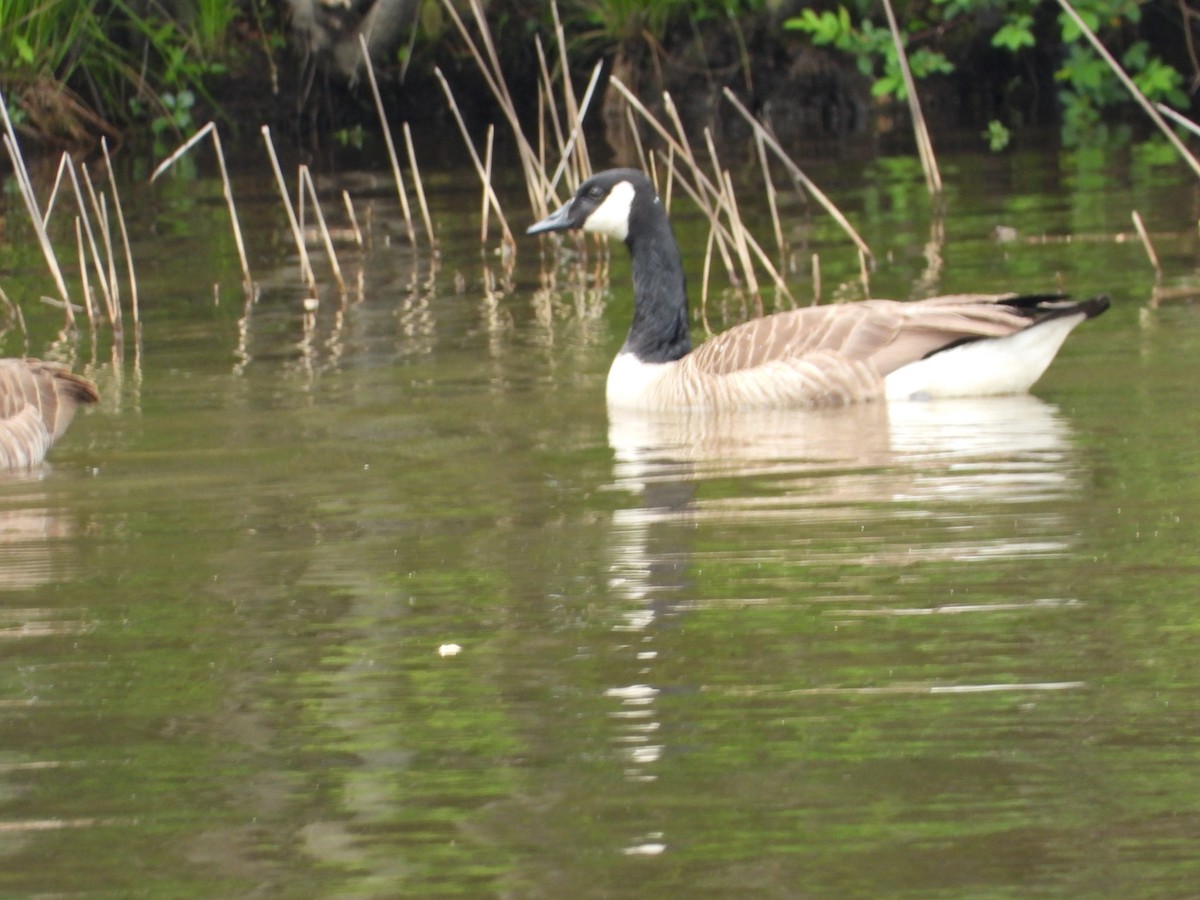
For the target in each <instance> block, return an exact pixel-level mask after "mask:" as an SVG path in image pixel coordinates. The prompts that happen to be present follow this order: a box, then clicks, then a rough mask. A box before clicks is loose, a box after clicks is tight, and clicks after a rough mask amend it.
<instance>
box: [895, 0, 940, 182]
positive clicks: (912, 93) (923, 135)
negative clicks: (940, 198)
mask: <svg viewBox="0 0 1200 900" xmlns="http://www.w3.org/2000/svg"><path fill="white" fill-rule="evenodd" d="M883 11H884V13H885V14H886V15H887V20H888V28H890V29H891V31H892V43H893V44H895V46H896V59H897V61H898V62H899V63H900V75H901V77H903V79H904V90H905V91H906V92H907V93H908V108H909V110H910V112H911V113H912V120H913V134H914V136H915V137H916V139H917V153H918V154H919V155H920V157H921V168H922V169H924V170H925V185H926V186H927V187H928V188H929V193H931V194H940V193H941V192H942V176H941V173H940V172H938V165H937V160H936V159H935V158H934V155H933V141H932V140H930V137H929V127H928V126H927V125H926V124H925V114H924V113H923V112H921V101H920V100H919V99H918V98H917V82H916V80H915V79H914V78H913V75H912V69H911V68H909V65H908V53H907V52H906V51H905V49H904V41H903V40H901V38H900V26H899V25H897V24H896V13H895V12H894V11H893V10H892V0H883Z"/></svg>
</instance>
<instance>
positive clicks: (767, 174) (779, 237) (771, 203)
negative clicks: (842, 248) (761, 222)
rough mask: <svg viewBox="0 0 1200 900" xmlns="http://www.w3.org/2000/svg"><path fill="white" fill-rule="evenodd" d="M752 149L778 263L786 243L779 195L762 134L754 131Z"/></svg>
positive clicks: (785, 249)
mask: <svg viewBox="0 0 1200 900" xmlns="http://www.w3.org/2000/svg"><path fill="white" fill-rule="evenodd" d="M754 149H755V150H756V151H758V164H759V167H760V168H761V169H762V176H763V184H764V185H765V186H766V189H767V207H768V208H769V209H770V210H771V227H772V228H773V229H774V231H775V245H776V246H777V247H778V248H779V259H780V265H782V264H783V259H784V257H786V256H787V243H786V242H785V241H784V239H783V224H782V223H781V222H780V220H779V202H778V201H779V197H778V192H777V191H776V190H775V182H774V181H772V180H771V163H770V161H769V160H768V159H767V148H766V145H765V144H764V143H763V139H762V135H761V134H759V133H758V132H757V131H756V132H754Z"/></svg>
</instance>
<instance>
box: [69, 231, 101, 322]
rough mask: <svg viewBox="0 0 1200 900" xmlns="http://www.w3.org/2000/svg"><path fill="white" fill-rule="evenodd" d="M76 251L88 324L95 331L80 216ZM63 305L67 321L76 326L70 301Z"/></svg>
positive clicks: (76, 235) (90, 284) (76, 233)
mask: <svg viewBox="0 0 1200 900" xmlns="http://www.w3.org/2000/svg"><path fill="white" fill-rule="evenodd" d="M75 251H76V255H77V256H78V257H79V283H80V285H82V287H83V308H84V309H85V310H86V311H87V317H88V324H89V325H91V327H92V331H95V330H96V319H95V314H94V313H93V312H92V283H91V281H90V280H89V279H88V273H87V252H86V251H85V250H84V249H83V226H82V225H81V224H80V222H79V216H76V217H75ZM63 306H65V307H66V310H67V323H68V324H69V325H71V326H72V327H74V325H75V311H74V310H73V309H71V303H70V301H68V302H67V303H64V304H63Z"/></svg>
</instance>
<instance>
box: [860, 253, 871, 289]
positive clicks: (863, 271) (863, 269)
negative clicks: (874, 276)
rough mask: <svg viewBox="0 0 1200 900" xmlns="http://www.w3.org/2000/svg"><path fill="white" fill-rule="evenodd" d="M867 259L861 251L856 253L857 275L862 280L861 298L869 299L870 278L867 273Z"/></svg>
mask: <svg viewBox="0 0 1200 900" xmlns="http://www.w3.org/2000/svg"><path fill="white" fill-rule="evenodd" d="M867 260H868V257H867V254H865V253H863V252H862V250H859V251H858V274H859V278H861V279H862V286H863V296H864V297H865V298H867V299H870V297H871V276H870V273H869V271H868V262H867Z"/></svg>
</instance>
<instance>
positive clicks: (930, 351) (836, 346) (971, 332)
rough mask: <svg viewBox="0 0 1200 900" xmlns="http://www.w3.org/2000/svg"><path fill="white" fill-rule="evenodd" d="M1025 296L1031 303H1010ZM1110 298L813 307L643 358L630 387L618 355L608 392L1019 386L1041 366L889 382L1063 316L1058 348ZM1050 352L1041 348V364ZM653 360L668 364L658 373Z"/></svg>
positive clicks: (734, 404) (829, 393)
mask: <svg viewBox="0 0 1200 900" xmlns="http://www.w3.org/2000/svg"><path fill="white" fill-rule="evenodd" d="M1035 300H1036V301H1037V302H1036V305H1035V303H1034V301H1035ZM1022 303H1024V304H1028V305H1030V306H1032V307H1033V308H1032V309H1027V308H1022V306H1020V305H1010V304H1022ZM1107 305H1108V302H1107V300H1106V299H1103V298H1098V299H1096V300H1093V301H1087V302H1085V303H1074V302H1071V301H1066V300H1063V299H1062V298H1059V297H1052V298H1028V297H1019V296H1017V295H1015V294H999V295H961V296H946V297H935V298H931V299H928V300H918V301H908V302H898V301H894V300H867V301H864V302H861V303H847V304H838V305H832V306H811V307H806V308H804V309H798V310H792V311H788V312H782V313H776V314H774V315H769V316H764V317H762V318H760V319H754V320H752V321H750V322H746V323H744V324H741V325H738V326H735V327H734V328H731V329H730V330H728V331H725V332H723V333H721V334H718V335H716V336H715V337H713V338H712V339H710V340H709V341H707V342H705V343H704V344H701V345H700V346H699V347H697V348H696V349H695V350H693V351H691V352H690V353H688V354H686V355H684V356H682V357H680V358H679V359H678V360H677V361H676V362H674V363H671V364H670V365H669V366H668V365H667V364H663V363H659V364H648V365H642V366H640V367H638V368H639V369H640V375H641V377H640V378H637V377H636V376H635V377H634V378H632V379H630V380H633V381H640V382H641V386H640V387H639V388H637V389H636V390H635V392H633V394H632V395H631V392H630V391H628V390H627V389H626V387H625V385H626V384H628V382H626V381H625V378H624V376H626V375H627V374H628V371H629V369H631V368H633V367H634V363H633V361H632V360H630V359H624V360H622V359H621V358H620V357H618V360H617V361H616V362H615V363H614V372H613V375H612V376H611V377H610V383H609V399H610V401H612V402H614V403H615V404H616V405H621V406H640V407H646V408H657V409H684V408H690V409H697V408H755V407H828V406H842V405H845V404H848V403H861V402H865V401H869V400H880V399H885V398H891V399H898V398H901V397H913V396H919V397H934V396H943V397H945V396H964V395H968V396H969V395H979V394H986V393H996V394H999V393H1021V392H1023V391H1026V390H1028V389H1029V387H1030V386H1032V384H1033V382H1034V381H1036V380H1037V378H1038V377H1040V376H1041V375H1042V373H1043V371H1044V370H1045V366H1031V367H1025V368H1024V369H1021V370H1012V369H1010V370H1009V372H1010V377H1009V378H1007V379H1003V380H1001V381H998V382H997V383H996V384H995V387H994V388H991V389H988V388H986V387H984V388H976V386H975V385H974V384H973V383H972V381H971V380H970V379H962V380H959V381H956V382H952V383H950V384H947V385H944V386H942V387H940V388H938V387H934V386H932V385H922V386H921V387H917V388H912V389H901V390H899V391H897V390H889V388H891V387H894V385H895V384H898V383H899V381H900V380H901V379H903V378H904V376H905V374H906V373H905V372H904V371H903V370H905V369H906V367H908V366H914V367H915V365H916V364H919V363H921V362H923V361H925V360H927V359H930V358H931V357H932V356H933V355H934V354H937V353H938V352H942V351H946V352H949V348H952V347H966V346H967V344H969V343H971V342H975V341H980V340H985V339H997V338H1006V337H1010V336H1014V335H1017V334H1019V333H1021V332H1024V331H1026V330H1027V329H1029V328H1030V327H1031V326H1032V325H1033V324H1036V323H1041V322H1044V321H1046V320H1048V319H1054V318H1060V319H1062V320H1063V321H1062V326H1060V327H1059V328H1058V329H1047V330H1046V331H1045V336H1046V337H1047V338H1048V340H1049V341H1051V342H1054V343H1055V347H1054V348H1053V350H1057V345H1058V344H1061V339H1062V338H1065V337H1066V333H1067V332H1069V331H1070V329H1071V328H1072V327H1074V325H1075V324H1078V322H1079V321H1082V320H1083V319H1084V318H1086V317H1087V316H1089V315H1096V314H1098V312H1099V311H1102V310H1103V309H1104V308H1106V307H1107ZM1043 327H1045V326H1043ZM1053 350H1051V351H1050V353H1049V354H1048V355H1047V354H1043V356H1044V357H1045V362H1046V364H1047V365H1048V364H1049V361H1050V359H1051V358H1052V357H1053ZM656 366H657V367H665V368H661V370H660V371H658V372H656V371H655V369H656ZM893 373H897V375H898V378H897V379H896V381H895V382H893V381H892V380H890V379H889V376H891V375H892V374H893Z"/></svg>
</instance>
